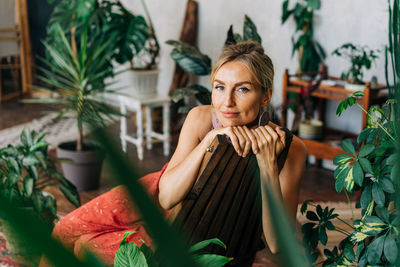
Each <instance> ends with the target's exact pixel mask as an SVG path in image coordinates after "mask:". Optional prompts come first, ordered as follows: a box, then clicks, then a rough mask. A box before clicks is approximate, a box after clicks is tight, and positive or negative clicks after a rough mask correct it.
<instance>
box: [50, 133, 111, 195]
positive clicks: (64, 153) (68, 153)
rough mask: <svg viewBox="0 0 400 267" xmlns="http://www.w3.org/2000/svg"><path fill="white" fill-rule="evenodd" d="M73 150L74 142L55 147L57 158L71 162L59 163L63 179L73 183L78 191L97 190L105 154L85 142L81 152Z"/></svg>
mask: <svg viewBox="0 0 400 267" xmlns="http://www.w3.org/2000/svg"><path fill="white" fill-rule="evenodd" d="M75 148H76V141H73V142H66V143H61V144H59V145H58V147H57V156H58V157H59V158H68V159H71V160H72V161H73V163H69V162H62V163H61V167H62V169H63V173H64V176H65V178H67V179H68V180H69V181H70V182H71V183H73V184H74V185H75V186H76V188H77V189H78V191H88V190H93V189H97V188H98V187H99V181H100V173H101V167H102V163H103V160H104V158H105V153H104V152H103V151H102V150H101V149H100V148H99V146H98V145H95V144H94V143H91V142H85V143H84V144H83V150H82V151H76V150H75Z"/></svg>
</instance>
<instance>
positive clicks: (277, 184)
mask: <svg viewBox="0 0 400 267" xmlns="http://www.w3.org/2000/svg"><path fill="white" fill-rule="evenodd" d="M248 135H249V136H251V135H253V136H254V138H253V139H254V141H253V142H257V144H258V147H259V150H260V152H259V153H257V154H256V156H257V163H258V166H259V168H260V179H261V181H263V182H266V184H267V185H268V187H269V189H270V192H272V193H273V194H274V196H275V197H277V198H278V200H280V201H282V202H283V203H284V206H285V207H286V209H287V211H288V214H289V216H290V217H291V218H293V219H294V218H295V216H296V211H297V202H298V193H299V187H300V181H301V177H302V175H303V171H304V166H305V158H306V149H305V145H304V144H303V142H302V141H301V140H300V139H299V138H297V137H293V141H292V144H291V145H290V148H289V153H288V156H287V158H286V161H285V165H284V167H283V169H282V171H281V173H280V174H279V172H278V164H277V155H278V154H279V153H280V152H281V151H282V149H283V147H284V146H285V133H284V132H283V131H282V130H280V128H279V127H275V130H274V129H273V128H272V127H270V126H265V127H259V128H257V129H255V130H251V132H250V133H248ZM261 192H262V224H263V231H264V236H265V239H266V241H267V243H268V246H269V248H270V249H271V251H272V252H273V253H275V252H277V250H278V246H277V239H276V233H275V231H274V228H273V225H272V221H271V214H270V209H269V205H268V201H267V198H266V196H265V194H266V192H265V188H264V186H262V187H261ZM293 222H294V220H293Z"/></svg>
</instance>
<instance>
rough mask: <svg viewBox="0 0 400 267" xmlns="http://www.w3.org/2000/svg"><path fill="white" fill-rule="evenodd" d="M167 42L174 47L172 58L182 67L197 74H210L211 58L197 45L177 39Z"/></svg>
mask: <svg viewBox="0 0 400 267" xmlns="http://www.w3.org/2000/svg"><path fill="white" fill-rule="evenodd" d="M166 43H167V44H169V45H172V46H173V47H174V49H172V51H171V53H170V55H171V58H172V59H173V60H174V61H175V62H176V63H177V64H178V65H179V66H180V67H181V68H182V69H184V70H185V71H187V72H189V73H192V74H196V75H209V74H210V72H211V59H210V58H209V57H208V56H207V55H204V54H202V53H201V52H200V51H199V49H198V48H197V47H195V46H192V45H189V44H186V43H183V42H179V41H175V40H168V41H167V42H166Z"/></svg>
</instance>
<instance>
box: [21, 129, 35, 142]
mask: <svg viewBox="0 0 400 267" xmlns="http://www.w3.org/2000/svg"><path fill="white" fill-rule="evenodd" d="M20 139H21V142H22V144H23V145H25V146H27V147H30V146H31V145H32V142H33V138H32V133H31V131H30V130H29V128H28V127H24V130H23V131H22V133H21V136H20Z"/></svg>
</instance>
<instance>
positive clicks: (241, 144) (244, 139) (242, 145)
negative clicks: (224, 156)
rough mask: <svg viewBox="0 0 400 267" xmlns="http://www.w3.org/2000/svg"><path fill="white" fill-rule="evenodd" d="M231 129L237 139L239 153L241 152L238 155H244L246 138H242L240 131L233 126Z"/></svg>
mask: <svg viewBox="0 0 400 267" xmlns="http://www.w3.org/2000/svg"><path fill="white" fill-rule="evenodd" d="M232 128H233V131H234V132H235V135H236V136H237V138H238V139H239V145H240V151H241V153H240V154H239V156H243V155H244V153H245V151H246V143H247V140H246V137H247V136H244V135H243V134H242V133H241V131H240V129H239V127H238V126H234V127H232Z"/></svg>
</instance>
